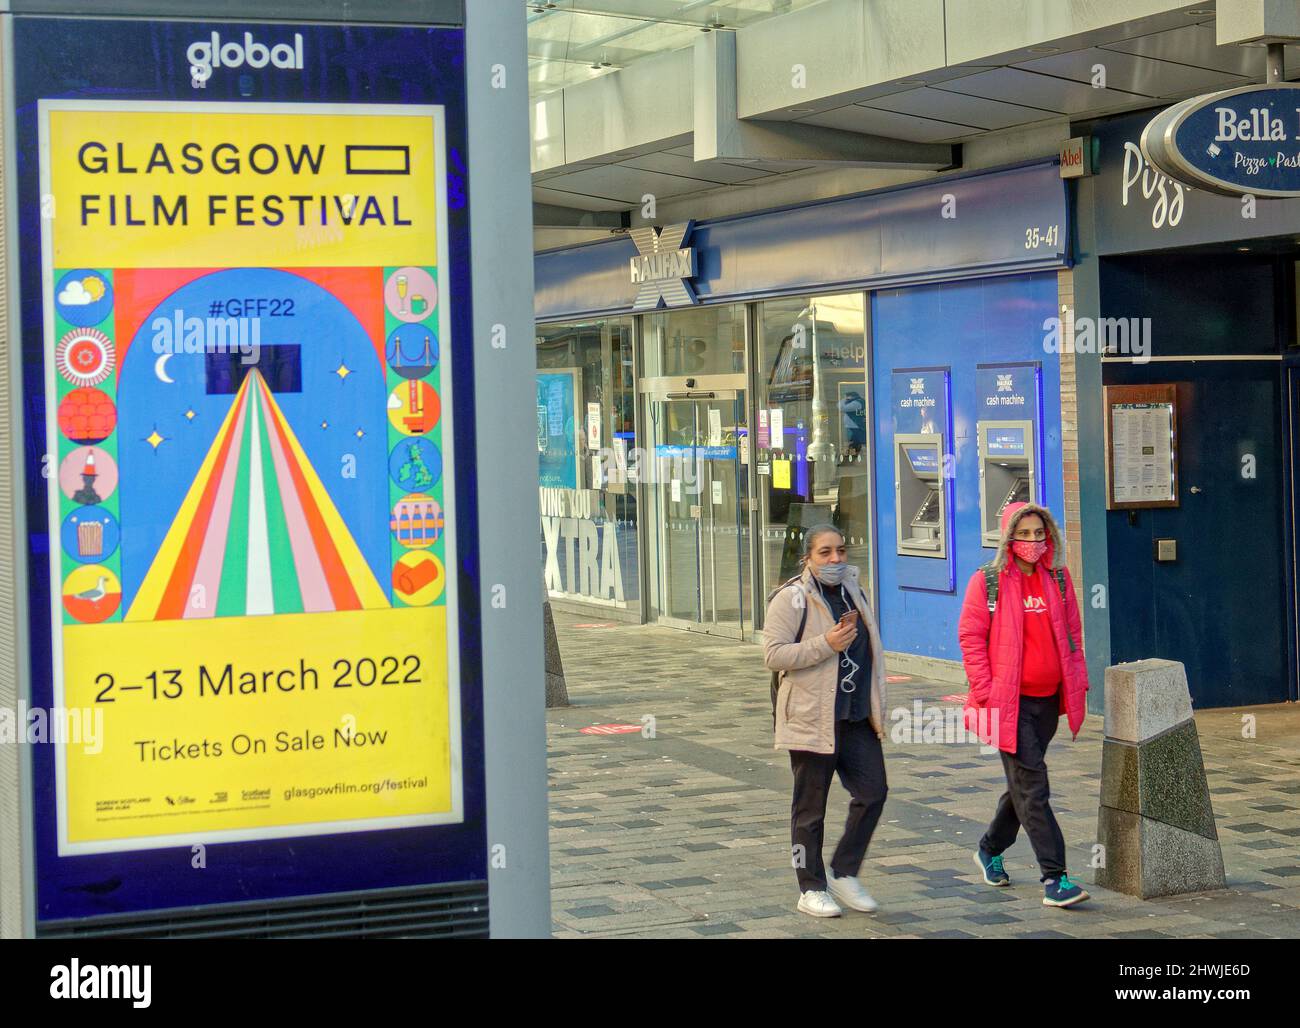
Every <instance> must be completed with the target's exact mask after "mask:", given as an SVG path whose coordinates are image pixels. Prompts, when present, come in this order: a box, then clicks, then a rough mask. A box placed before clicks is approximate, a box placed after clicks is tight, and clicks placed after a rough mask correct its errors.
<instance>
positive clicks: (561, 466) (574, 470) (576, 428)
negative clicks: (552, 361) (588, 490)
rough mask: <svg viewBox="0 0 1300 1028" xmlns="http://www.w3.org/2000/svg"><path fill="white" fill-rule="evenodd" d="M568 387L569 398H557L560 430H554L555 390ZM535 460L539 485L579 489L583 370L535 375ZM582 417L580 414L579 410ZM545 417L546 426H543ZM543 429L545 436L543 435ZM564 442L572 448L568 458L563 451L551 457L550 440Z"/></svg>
mask: <svg viewBox="0 0 1300 1028" xmlns="http://www.w3.org/2000/svg"><path fill="white" fill-rule="evenodd" d="M557 386H560V387H563V386H567V387H568V390H569V393H568V397H567V398H565V397H563V396H562V397H560V399H561V401H562V402H561V405H560V410H559V413H558V417H559V421H560V431H558V432H557V431H554V428H555V419H556V416H557V412H556V409H555V399H556V397H555V395H554V389H555V387H557ZM537 400H538V402H537V418H538V427H537V442H538V445H537V450H538V453H537V458H538V462H539V464H540V468H539V476H540V481H541V484H542V485H543V486H545V487H547V488H552V489H581V488H583V484H582V477H583V476H582V454H583V446H582V441H583V438H584V435H585V431H586V425H585V422H582V421H580V420H579V417H580V416H582V417H585V407H580V405H581V404H582V369H581V368H546V369H544V370H541V371H538V372H537ZM580 410H582V411H583V414H582V415H580V414H579V411H580ZM543 418H545V425H543ZM543 430H545V432H546V435H545V437H543V435H542V433H543ZM554 439H563V440H564V442H565V443H567V444H568V445H569V446H572V447H573V451H572V453H571V454H569V455H565V454H564V453H563V452H560V453H557V454H555V455H553V456H552V455H551V454H550V440H554Z"/></svg>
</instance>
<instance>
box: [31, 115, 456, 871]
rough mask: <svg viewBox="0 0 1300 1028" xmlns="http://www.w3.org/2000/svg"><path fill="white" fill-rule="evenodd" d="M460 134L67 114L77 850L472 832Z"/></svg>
mask: <svg viewBox="0 0 1300 1028" xmlns="http://www.w3.org/2000/svg"><path fill="white" fill-rule="evenodd" d="M442 115H443V111H442V108H440V107H437V106H404V105H366V106H348V105H330V104H313V105H296V104H273V103H255V102H254V103H240V104H223V103H209V102H205V103H189V102H167V103H158V102H129V101H81V100H61V101H42V102H41V104H40V111H39V121H40V139H41V153H40V168H41V192H42V197H43V202H44V203H45V204H48V205H49V206H50V210H49V211H48V212H45V211H43V214H45V215H46V216H44V217H43V220H42V225H43V247H42V250H43V253H42V260H43V272H44V282H43V289H44V298H45V312H46V314H45V346H46V366H47V375H46V399H47V411H48V417H47V426H46V428H47V443H48V452H49V454H50V455H51V456H50V459H49V461H50V463H49V469H48V470H49V525H50V538H51V549H52V550H57V551H58V552H57V555H53V556H52V561H51V566H52V583H51V585H52V596H53V602H52V604H51V607H52V609H51V611H50V615H51V617H52V621H53V634H54V676H55V678H54V683H55V702H56V703H57V704H60V705H62V706H65V707H84V708H92V709H94V710H96V711H102V715H103V730H102V733H101V737H100V738H101V743H100V745H99V746H98V747H97V748H94V747H89V748H88V747H84V746H79V745H65V746H61V747H60V749H59V754H58V760H57V791H58V800H59V811H58V824H59V851H60V853H63V854H69V855H74V854H78V853H93V852H102V851H109V850H125V849H146V848H156V847H162V846H176V845H185V844H189V843H191V842H221V841H238V840H251V839H262V838H281V837H287V836H294V835H304V834H322V833H333V832H345V831H358V830H367V829H377V828H394V827H407V826H414V825H427V824H444V823H452V822H457V821H459V820H461V817H462V789H461V767H460V717H459V715H460V709H459V694H458V688H457V684H458V681H459V675H458V664H457V647H456V631H455V625H456V588H455V582H456V579H455V575H454V574H453V573H451V572H452V571H453V570H454V568H455V566H456V565H455V561H456V555H455V538H456V528H457V526H456V525H455V524H454V523H453V519H452V514H451V512H453V511H454V510H455V503H454V481H453V474H452V472H453V468H454V459H453V457H454V455H453V453H452V452H451V448H452V432H451V425H450V419H451V414H452V404H451V393H450V391H451V375H450V371H449V361H448V354H449V352H450V347H452V346H455V345H456V340H453V339H451V338H450V329H449V326H450V324H451V321H450V317H449V309H450V305H451V304H452V303H454V302H455V300H454V298H453V297H451V296H449V295H448V290H447V285H446V271H445V269H446V268H447V266H448V261H447V256H446V253H447V228H446V210H447V208H446V199H445V196H446V171H447V169H446V166H445V160H444V155H445V149H446V147H445V139H444V136H443V117H442Z"/></svg>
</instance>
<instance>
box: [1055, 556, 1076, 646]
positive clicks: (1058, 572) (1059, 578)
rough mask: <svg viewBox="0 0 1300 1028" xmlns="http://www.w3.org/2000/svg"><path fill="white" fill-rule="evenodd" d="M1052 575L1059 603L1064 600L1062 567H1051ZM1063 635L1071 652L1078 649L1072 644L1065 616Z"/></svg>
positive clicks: (1072, 636) (1063, 573)
mask: <svg viewBox="0 0 1300 1028" xmlns="http://www.w3.org/2000/svg"><path fill="white" fill-rule="evenodd" d="M1052 577H1053V578H1055V579H1056V585H1057V587H1058V588H1059V589H1060V590H1061V603H1062V604H1064V603H1065V602H1066V601H1065V571H1064V569H1062V568H1052ZM1065 637H1066V638H1067V639H1068V640H1069V641H1070V652H1071V653H1073V652H1074V651H1075V650H1077V649H1078V647H1077V646H1075V645H1074V634H1073V633H1072V632H1071V631H1070V620H1069V618H1068V617H1067V618H1066V621H1065Z"/></svg>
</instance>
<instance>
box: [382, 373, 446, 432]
mask: <svg viewBox="0 0 1300 1028" xmlns="http://www.w3.org/2000/svg"><path fill="white" fill-rule="evenodd" d="M441 414H442V401H441V400H439V399H438V393H437V391H436V390H435V389H434V388H433V386H431V385H429V383H428V382H420V381H417V380H416V379H414V378H413V379H411V380H410V381H407V382H403V383H402V384H401V385H399V386H398V387H397V388H396V389H394V390H393V391H392V392H391V393H389V394H388V420H389V421H391V422H392V423H393V427H394V428H395V429H397V431H399V432H401V433H402V434H403V435H422V434H423V433H425V432H427V431H429V429H431V428H433V426H434V425H436V424H437V423H438V418H439V416H440V415H441Z"/></svg>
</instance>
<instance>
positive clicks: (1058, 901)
mask: <svg viewBox="0 0 1300 1028" xmlns="http://www.w3.org/2000/svg"><path fill="white" fill-rule="evenodd" d="M1087 898H1088V894H1087V893H1086V892H1084V891H1083V887H1082V886H1080V885H1077V884H1075V883H1074V882H1072V881H1070V876H1069V875H1068V874H1066V873H1065V872H1064V871H1062V872H1061V877H1060V878H1049V879H1047V881H1045V882H1044V883H1043V906H1045V907H1072V906H1074V905H1075V904H1076V903H1082V902H1083V901H1084V900H1086V899H1087Z"/></svg>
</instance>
